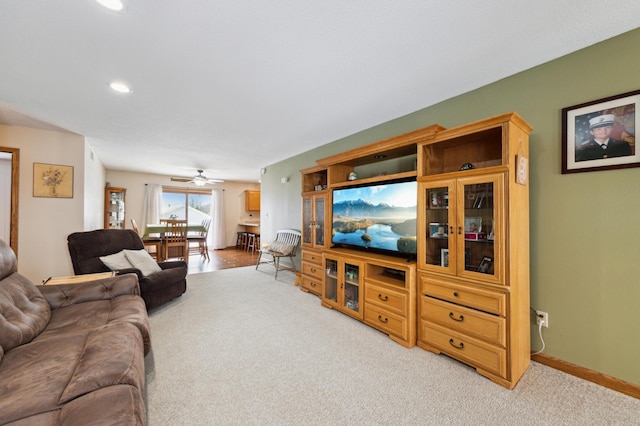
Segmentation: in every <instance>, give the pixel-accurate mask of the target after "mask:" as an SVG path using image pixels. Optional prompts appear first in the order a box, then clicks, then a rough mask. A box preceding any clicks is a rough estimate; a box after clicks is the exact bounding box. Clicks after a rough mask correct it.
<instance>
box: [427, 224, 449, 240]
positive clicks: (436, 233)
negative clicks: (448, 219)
mask: <svg viewBox="0 0 640 426" xmlns="http://www.w3.org/2000/svg"><path fill="white" fill-rule="evenodd" d="M448 229H449V227H448V225H447V224H446V223H438V222H432V223H430V224H429V236H430V237H431V238H442V239H445V238H449V234H448V233H447V230H448Z"/></svg>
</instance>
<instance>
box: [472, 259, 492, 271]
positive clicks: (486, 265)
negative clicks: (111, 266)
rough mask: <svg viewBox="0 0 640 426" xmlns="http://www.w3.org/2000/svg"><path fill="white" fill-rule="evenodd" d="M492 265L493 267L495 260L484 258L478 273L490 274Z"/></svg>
mask: <svg viewBox="0 0 640 426" xmlns="http://www.w3.org/2000/svg"><path fill="white" fill-rule="evenodd" d="M491 265H493V259H492V258H490V257H489V256H485V257H483V258H482V261H481V262H480V265H478V270H477V271H476V272H481V273H483V274H488V273H489V270H490V269H491Z"/></svg>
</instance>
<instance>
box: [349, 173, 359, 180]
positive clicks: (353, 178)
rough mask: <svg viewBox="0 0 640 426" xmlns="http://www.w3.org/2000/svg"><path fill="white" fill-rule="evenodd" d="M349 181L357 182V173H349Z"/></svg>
mask: <svg viewBox="0 0 640 426" xmlns="http://www.w3.org/2000/svg"><path fill="white" fill-rule="evenodd" d="M347 179H348V180H356V179H358V175H356V172H351V173H349V177H347Z"/></svg>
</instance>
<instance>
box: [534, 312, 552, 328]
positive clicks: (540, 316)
mask: <svg viewBox="0 0 640 426" xmlns="http://www.w3.org/2000/svg"><path fill="white" fill-rule="evenodd" d="M542 321H544V323H543V324H542V326H543V327H549V314H548V313H547V312H542V311H536V325H540V322H542Z"/></svg>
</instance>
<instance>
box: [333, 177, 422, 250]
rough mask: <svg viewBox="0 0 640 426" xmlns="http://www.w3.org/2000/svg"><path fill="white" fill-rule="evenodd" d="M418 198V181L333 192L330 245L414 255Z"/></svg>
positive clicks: (342, 189) (380, 184)
mask: <svg viewBox="0 0 640 426" xmlns="http://www.w3.org/2000/svg"><path fill="white" fill-rule="evenodd" d="M417 197H418V192H417V183H416V182H415V181H411V182H393V183H376V184H371V185H363V186H357V187H349V188H339V189H334V190H333V217H332V223H331V242H332V243H333V244H334V245H336V246H342V247H351V248H358V249H372V250H374V251H384V252H388V253H390V254H396V255H402V256H405V257H412V256H414V255H415V254H416V252H417V247H416V245H417V244H416V215H417V208H416V204H417Z"/></svg>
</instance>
